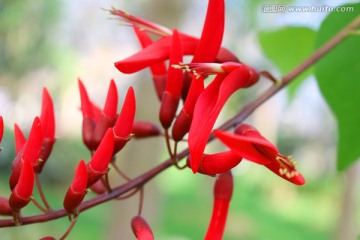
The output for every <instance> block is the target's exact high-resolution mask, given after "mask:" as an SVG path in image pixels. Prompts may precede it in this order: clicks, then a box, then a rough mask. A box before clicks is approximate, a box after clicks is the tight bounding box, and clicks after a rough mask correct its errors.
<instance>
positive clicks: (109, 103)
mask: <svg viewBox="0 0 360 240" xmlns="http://www.w3.org/2000/svg"><path fill="white" fill-rule="evenodd" d="M117 105H118V94H117V88H116V85H115V82H114V80H111V82H110V86H109V90H108V94H107V97H106V102H105V106H104V110H103V111H102V113H101V115H100V118H99V120H98V121H97V123H96V126H95V129H94V132H93V135H92V143H93V144H94V146H95V148H97V147H98V146H99V144H100V142H101V139H102V138H103V137H104V134H105V132H106V130H107V129H108V128H110V127H113V126H114V124H115V121H116V117H117V116H116V111H117Z"/></svg>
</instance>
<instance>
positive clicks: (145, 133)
mask: <svg viewBox="0 0 360 240" xmlns="http://www.w3.org/2000/svg"><path fill="white" fill-rule="evenodd" d="M131 133H132V134H133V135H134V136H133V137H134V138H147V137H154V136H159V135H160V134H161V130H160V128H159V127H158V126H156V125H155V124H154V123H152V122H146V121H135V122H134V124H133V126H132V129H131Z"/></svg>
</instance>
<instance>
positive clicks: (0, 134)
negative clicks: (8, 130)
mask: <svg viewBox="0 0 360 240" xmlns="http://www.w3.org/2000/svg"><path fill="white" fill-rule="evenodd" d="M3 135H4V119H3V117H2V116H0V142H1V140H2V137H3Z"/></svg>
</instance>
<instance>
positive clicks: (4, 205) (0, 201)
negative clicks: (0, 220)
mask: <svg viewBox="0 0 360 240" xmlns="http://www.w3.org/2000/svg"><path fill="white" fill-rule="evenodd" d="M12 214H13V210H12V209H11V207H10V205H9V199H7V198H4V197H0V215H6V216H12Z"/></svg>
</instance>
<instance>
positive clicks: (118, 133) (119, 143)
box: [114, 87, 136, 155]
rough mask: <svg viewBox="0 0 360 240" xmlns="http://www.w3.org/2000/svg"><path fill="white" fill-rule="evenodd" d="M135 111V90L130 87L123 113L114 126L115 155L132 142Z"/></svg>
mask: <svg viewBox="0 0 360 240" xmlns="http://www.w3.org/2000/svg"><path fill="white" fill-rule="evenodd" d="M135 111H136V101H135V94H134V89H133V88H132V87H130V88H129V90H128V91H127V93H126V97H125V100H124V103H123V106H122V109H121V112H120V114H119V117H118V119H117V121H116V123H115V126H114V136H115V146H114V155H115V154H116V153H117V152H119V151H120V150H121V149H122V148H123V147H124V146H125V144H126V143H127V142H128V141H129V140H130V137H131V135H130V134H131V129H132V125H133V123H134V119H135Z"/></svg>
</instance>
